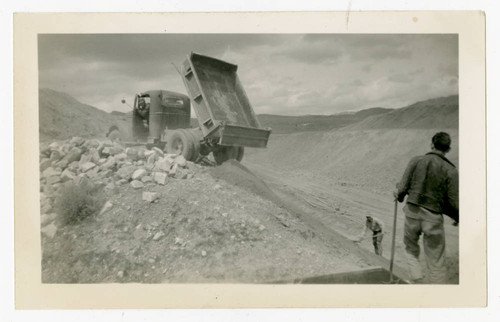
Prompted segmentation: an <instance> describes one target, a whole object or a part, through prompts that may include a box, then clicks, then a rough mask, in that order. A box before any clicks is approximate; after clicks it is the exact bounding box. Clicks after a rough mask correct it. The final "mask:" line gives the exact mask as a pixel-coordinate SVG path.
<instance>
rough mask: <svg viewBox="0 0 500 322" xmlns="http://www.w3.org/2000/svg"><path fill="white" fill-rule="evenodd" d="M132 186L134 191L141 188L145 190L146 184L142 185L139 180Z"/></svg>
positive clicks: (134, 181) (132, 183) (133, 182)
mask: <svg viewBox="0 0 500 322" xmlns="http://www.w3.org/2000/svg"><path fill="white" fill-rule="evenodd" d="M130 185H131V186H132V188H134V189H141V188H144V183H142V182H141V181H138V180H133V181H132V182H131V183H130Z"/></svg>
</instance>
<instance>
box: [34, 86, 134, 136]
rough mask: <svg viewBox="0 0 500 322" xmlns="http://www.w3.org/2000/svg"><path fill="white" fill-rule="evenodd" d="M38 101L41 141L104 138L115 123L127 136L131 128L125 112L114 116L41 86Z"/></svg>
mask: <svg viewBox="0 0 500 322" xmlns="http://www.w3.org/2000/svg"><path fill="white" fill-rule="evenodd" d="M38 102H39V133H40V140H51V139H66V138H70V137H72V136H82V137H104V136H105V135H106V133H107V131H108V129H109V127H110V126H112V125H116V126H118V128H120V130H121V131H122V133H123V134H124V135H127V134H128V133H129V131H130V122H129V121H128V118H127V116H126V115H116V114H115V115H111V114H109V113H106V112H104V111H102V110H100V109H98V108H95V107H93V106H90V105H86V104H83V103H81V102H79V101H77V100H76V99H74V98H73V97H71V96H70V95H68V94H65V93H62V92H57V91H54V90H51V89H40V90H39V93H38Z"/></svg>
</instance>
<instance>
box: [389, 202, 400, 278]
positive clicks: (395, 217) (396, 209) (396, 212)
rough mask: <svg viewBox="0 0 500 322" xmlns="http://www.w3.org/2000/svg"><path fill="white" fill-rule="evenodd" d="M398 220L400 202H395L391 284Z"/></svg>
mask: <svg viewBox="0 0 500 322" xmlns="http://www.w3.org/2000/svg"><path fill="white" fill-rule="evenodd" d="M397 219H398V201H397V200H394V222H393V224H392V247H391V264H390V266H389V271H390V280H389V282H391V283H392V282H393V277H392V268H393V266H394V252H395V250H396V223H397Z"/></svg>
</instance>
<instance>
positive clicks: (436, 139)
mask: <svg viewBox="0 0 500 322" xmlns="http://www.w3.org/2000/svg"><path fill="white" fill-rule="evenodd" d="M432 144H434V147H435V148H436V150H439V151H442V152H448V151H450V145H451V138H450V135H449V134H448V133H446V132H438V133H436V134H434V136H433V137H432Z"/></svg>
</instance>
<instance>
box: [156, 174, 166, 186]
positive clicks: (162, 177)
mask: <svg viewBox="0 0 500 322" xmlns="http://www.w3.org/2000/svg"><path fill="white" fill-rule="evenodd" d="M153 180H154V181H155V182H156V183H159V184H161V185H165V184H166V183H167V174H166V173H163V172H155V173H154V174H153Z"/></svg>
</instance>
